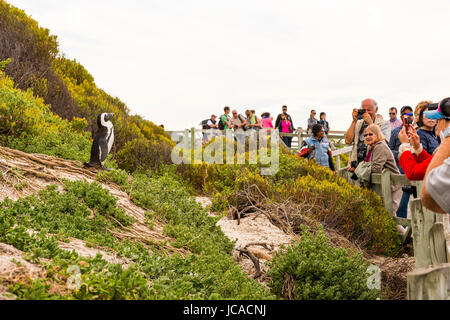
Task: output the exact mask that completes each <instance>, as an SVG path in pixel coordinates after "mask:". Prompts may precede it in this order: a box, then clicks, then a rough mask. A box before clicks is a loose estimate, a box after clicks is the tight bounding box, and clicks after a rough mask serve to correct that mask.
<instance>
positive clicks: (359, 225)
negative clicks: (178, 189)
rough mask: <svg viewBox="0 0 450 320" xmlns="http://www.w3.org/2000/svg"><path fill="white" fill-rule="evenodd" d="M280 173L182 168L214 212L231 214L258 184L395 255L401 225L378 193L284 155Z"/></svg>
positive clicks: (245, 168) (270, 195) (250, 167)
mask: <svg viewBox="0 0 450 320" xmlns="http://www.w3.org/2000/svg"><path fill="white" fill-rule="evenodd" d="M279 161H280V165H279V170H278V172H277V173H276V174H274V175H271V176H262V175H260V173H259V167H258V166H257V165H226V164H223V165H221V164H212V165H209V164H195V165H179V166H178V173H179V174H180V175H181V176H182V177H183V178H184V179H185V180H186V181H188V182H189V183H190V184H191V185H192V186H193V187H194V188H195V189H196V191H197V192H204V193H207V194H209V195H210V196H211V197H212V200H213V209H214V210H218V211H221V210H227V209H228V204H229V203H233V201H234V199H235V192H237V191H239V190H242V189H243V188H244V187H245V186H246V185H252V184H256V185H257V186H258V188H259V189H260V190H261V192H262V193H263V194H264V195H265V196H266V197H267V198H269V199H271V200H272V201H278V202H284V201H285V200H286V199H288V198H289V199H290V201H292V202H294V203H297V204H306V205H309V206H311V210H310V213H309V215H310V217H312V218H315V219H317V220H319V221H320V222H322V223H325V224H327V225H329V226H332V227H334V228H335V229H336V230H337V231H338V232H339V233H340V234H341V235H343V236H345V237H347V238H349V239H350V240H355V241H358V243H359V244H360V245H362V246H364V248H365V249H367V250H369V251H372V252H376V253H380V254H387V255H391V256H394V255H396V254H397V253H398V251H399V249H400V246H401V241H400V236H399V234H398V231H397V227H396V223H395V221H394V220H393V218H392V216H391V215H390V214H389V213H388V212H387V211H386V209H385V208H384V206H383V203H382V201H381V199H380V197H379V196H378V195H376V194H375V193H374V192H372V191H370V190H367V189H363V188H360V187H357V186H354V185H351V184H349V183H348V182H347V181H345V180H344V179H343V178H341V177H339V176H338V175H336V174H334V173H333V172H332V171H331V170H329V169H327V168H325V167H323V166H320V165H318V164H316V163H315V162H314V161H307V160H305V159H303V158H299V157H298V156H295V155H289V154H285V153H283V152H280V157H279Z"/></svg>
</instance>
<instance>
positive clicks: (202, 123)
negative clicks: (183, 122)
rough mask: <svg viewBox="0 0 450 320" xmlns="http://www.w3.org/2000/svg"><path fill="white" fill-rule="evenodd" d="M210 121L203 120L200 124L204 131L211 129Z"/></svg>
mask: <svg viewBox="0 0 450 320" xmlns="http://www.w3.org/2000/svg"><path fill="white" fill-rule="evenodd" d="M208 121H209V119H206V120H203V121H202V122H201V123H200V124H201V125H202V129H203V130H206V129H209V126H208Z"/></svg>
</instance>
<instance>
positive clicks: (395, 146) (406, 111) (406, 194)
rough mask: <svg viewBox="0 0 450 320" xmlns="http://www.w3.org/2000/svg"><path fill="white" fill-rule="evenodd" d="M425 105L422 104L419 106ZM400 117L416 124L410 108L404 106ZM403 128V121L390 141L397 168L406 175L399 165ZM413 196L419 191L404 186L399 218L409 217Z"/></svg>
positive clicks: (394, 131) (393, 131)
mask: <svg viewBox="0 0 450 320" xmlns="http://www.w3.org/2000/svg"><path fill="white" fill-rule="evenodd" d="M421 103H423V102H420V103H419V105H420V104H421ZM400 116H401V118H402V119H403V117H405V116H406V117H407V119H408V122H409V123H410V124H414V114H413V108H412V107H410V106H403V107H402V108H401V109H400ZM402 128H403V121H402V125H401V126H400V127H397V128H395V129H394V130H392V132H391V138H390V139H389V148H390V149H391V151H392V154H393V155H394V159H395V163H396V165H397V168H398V169H399V171H400V173H401V174H404V172H403V169H402V167H401V166H400V164H399V159H398V150H399V147H400V145H401V144H402V143H401V141H400V139H399V137H398V135H399V133H400V131H401V130H402ZM411 194H412V195H414V196H417V190H416V189H415V188H414V187H412V186H404V187H403V194H402V198H401V200H400V204H399V206H398V210H397V216H398V217H401V218H406V217H407V216H408V202H409V198H410V197H411Z"/></svg>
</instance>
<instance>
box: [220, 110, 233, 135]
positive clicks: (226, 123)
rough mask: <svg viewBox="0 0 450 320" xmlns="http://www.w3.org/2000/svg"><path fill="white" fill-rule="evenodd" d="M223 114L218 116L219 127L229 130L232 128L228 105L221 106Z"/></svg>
mask: <svg viewBox="0 0 450 320" xmlns="http://www.w3.org/2000/svg"><path fill="white" fill-rule="evenodd" d="M223 111H224V114H223V115H222V116H221V117H220V121H219V126H218V127H219V129H220V130H230V129H231V128H232V125H231V121H230V120H231V118H230V107H225V108H223Z"/></svg>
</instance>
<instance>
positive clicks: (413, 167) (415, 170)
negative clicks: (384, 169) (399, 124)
mask: <svg viewBox="0 0 450 320" xmlns="http://www.w3.org/2000/svg"><path fill="white" fill-rule="evenodd" d="M432 159H433V156H431V155H430V154H429V153H428V152H426V150H425V149H423V151H422V152H421V153H419V154H418V155H413V154H412V153H411V151H410V150H405V151H404V152H402V153H401V154H400V158H399V164H400V166H401V167H402V169H403V172H404V173H405V175H406V178H408V180H409V181H420V180H423V179H424V177H425V172H426V171H427V168H428V165H429V164H430V162H431V160H432Z"/></svg>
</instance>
